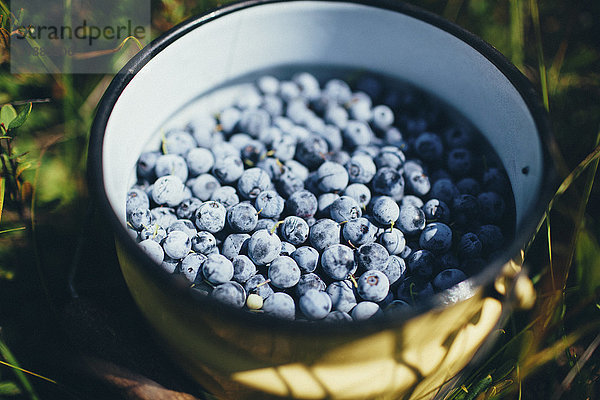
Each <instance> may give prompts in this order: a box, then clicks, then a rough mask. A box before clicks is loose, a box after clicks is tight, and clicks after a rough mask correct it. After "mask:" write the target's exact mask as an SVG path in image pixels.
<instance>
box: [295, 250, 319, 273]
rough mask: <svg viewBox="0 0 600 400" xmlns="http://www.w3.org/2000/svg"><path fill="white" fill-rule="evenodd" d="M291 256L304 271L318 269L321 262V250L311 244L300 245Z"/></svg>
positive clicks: (308, 271)
mask: <svg viewBox="0 0 600 400" xmlns="http://www.w3.org/2000/svg"><path fill="white" fill-rule="evenodd" d="M291 257H292V258H293V259H294V261H296V264H298V268H300V271H302V272H303V273H310V272H314V271H315V270H316V269H317V264H318V263H319V252H318V251H317V250H316V249H314V248H313V247H310V246H302V247H298V248H297V249H296V250H295V251H294V252H293V253H292V254H291Z"/></svg>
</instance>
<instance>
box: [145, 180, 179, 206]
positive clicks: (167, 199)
mask: <svg viewBox="0 0 600 400" xmlns="http://www.w3.org/2000/svg"><path fill="white" fill-rule="evenodd" d="M183 189H184V185H183V182H182V181H181V179H180V178H179V177H177V176H175V175H166V176H161V177H160V178H158V179H157V180H156V181H155V182H154V184H153V185H152V200H154V202H155V203H156V204H158V205H166V206H168V207H176V206H177V205H179V203H181V201H182V200H183Z"/></svg>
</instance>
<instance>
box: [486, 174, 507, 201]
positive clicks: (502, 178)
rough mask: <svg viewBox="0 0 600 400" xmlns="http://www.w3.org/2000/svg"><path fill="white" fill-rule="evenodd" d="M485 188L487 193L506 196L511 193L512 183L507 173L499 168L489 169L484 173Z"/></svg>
mask: <svg viewBox="0 0 600 400" xmlns="http://www.w3.org/2000/svg"><path fill="white" fill-rule="evenodd" d="M482 182H483V187H484V189H485V190H486V191H489V192H496V193H498V194H499V195H502V196H504V195H506V194H508V193H509V192H510V181H509V180H508V177H507V176H506V173H505V172H503V171H502V170H500V169H499V168H489V169H488V170H487V171H485V172H484V173H483V178H482Z"/></svg>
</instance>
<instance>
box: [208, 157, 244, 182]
mask: <svg viewBox="0 0 600 400" xmlns="http://www.w3.org/2000/svg"><path fill="white" fill-rule="evenodd" d="M212 173H213V175H214V176H215V177H217V179H219V181H220V182H221V183H225V184H228V183H233V182H235V181H237V180H238V179H239V178H240V177H241V176H242V174H243V173H244V164H243V163H242V159H241V158H240V157H238V156H234V155H230V156H225V157H222V158H217V160H216V161H215V165H214V166H213V169H212Z"/></svg>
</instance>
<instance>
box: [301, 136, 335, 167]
mask: <svg viewBox="0 0 600 400" xmlns="http://www.w3.org/2000/svg"><path fill="white" fill-rule="evenodd" d="M328 151H329V147H328V145H327V142H326V141H325V139H323V138H322V137H320V136H318V135H311V136H309V137H308V138H307V139H305V140H302V141H301V142H300V143H298V146H296V155H295V157H296V160H298V161H300V162H301V163H302V164H304V165H306V167H308V168H309V169H315V168H317V167H318V166H319V165H321V164H322V163H323V161H324V160H325V155H326V154H327V152H328Z"/></svg>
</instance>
